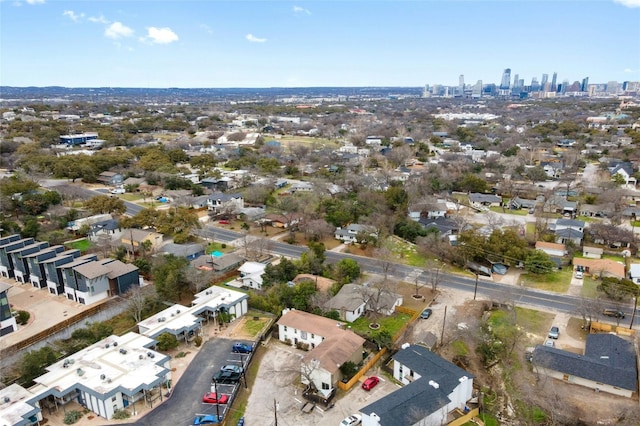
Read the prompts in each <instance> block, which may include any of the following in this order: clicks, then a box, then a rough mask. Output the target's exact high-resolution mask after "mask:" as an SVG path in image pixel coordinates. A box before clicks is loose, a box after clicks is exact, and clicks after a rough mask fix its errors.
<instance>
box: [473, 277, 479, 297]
mask: <svg viewBox="0 0 640 426" xmlns="http://www.w3.org/2000/svg"><path fill="white" fill-rule="evenodd" d="M477 293H478V273H477V272H476V285H475V287H474V288H473V300H476V294H477Z"/></svg>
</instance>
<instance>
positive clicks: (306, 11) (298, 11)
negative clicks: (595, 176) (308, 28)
mask: <svg viewBox="0 0 640 426" xmlns="http://www.w3.org/2000/svg"><path fill="white" fill-rule="evenodd" d="M293 13H295V14H296V15H300V14H304V15H311V12H310V11H309V9H305V8H304V7H300V6H293Z"/></svg>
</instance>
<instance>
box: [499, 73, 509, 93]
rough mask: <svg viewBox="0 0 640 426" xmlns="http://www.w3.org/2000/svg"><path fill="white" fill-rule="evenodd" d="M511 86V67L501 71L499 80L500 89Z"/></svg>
mask: <svg viewBox="0 0 640 426" xmlns="http://www.w3.org/2000/svg"><path fill="white" fill-rule="evenodd" d="M509 86H511V68H506V69H505V70H504V73H502V80H501V82H500V88H501V89H508V88H509Z"/></svg>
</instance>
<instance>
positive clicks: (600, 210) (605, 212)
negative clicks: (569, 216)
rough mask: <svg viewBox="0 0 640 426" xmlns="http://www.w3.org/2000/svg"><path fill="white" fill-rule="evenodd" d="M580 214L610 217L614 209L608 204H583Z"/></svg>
mask: <svg viewBox="0 0 640 426" xmlns="http://www.w3.org/2000/svg"><path fill="white" fill-rule="evenodd" d="M578 214H579V215H580V216H584V217H609V216H611V215H612V214H613V209H612V208H611V207H610V206H609V205H606V204H581V205H580V209H579V212H578Z"/></svg>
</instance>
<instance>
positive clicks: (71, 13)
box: [62, 10, 84, 22]
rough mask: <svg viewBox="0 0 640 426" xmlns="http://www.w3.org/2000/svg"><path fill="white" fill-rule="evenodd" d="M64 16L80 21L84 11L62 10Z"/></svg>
mask: <svg viewBox="0 0 640 426" xmlns="http://www.w3.org/2000/svg"><path fill="white" fill-rule="evenodd" d="M62 16H66V17H67V18H69V19H71V20H72V21H73V22H78V21H79V20H81V19H82V18H84V13H80V14H76V13H75V12H74V11H73V10H65V11H64V12H62Z"/></svg>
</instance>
